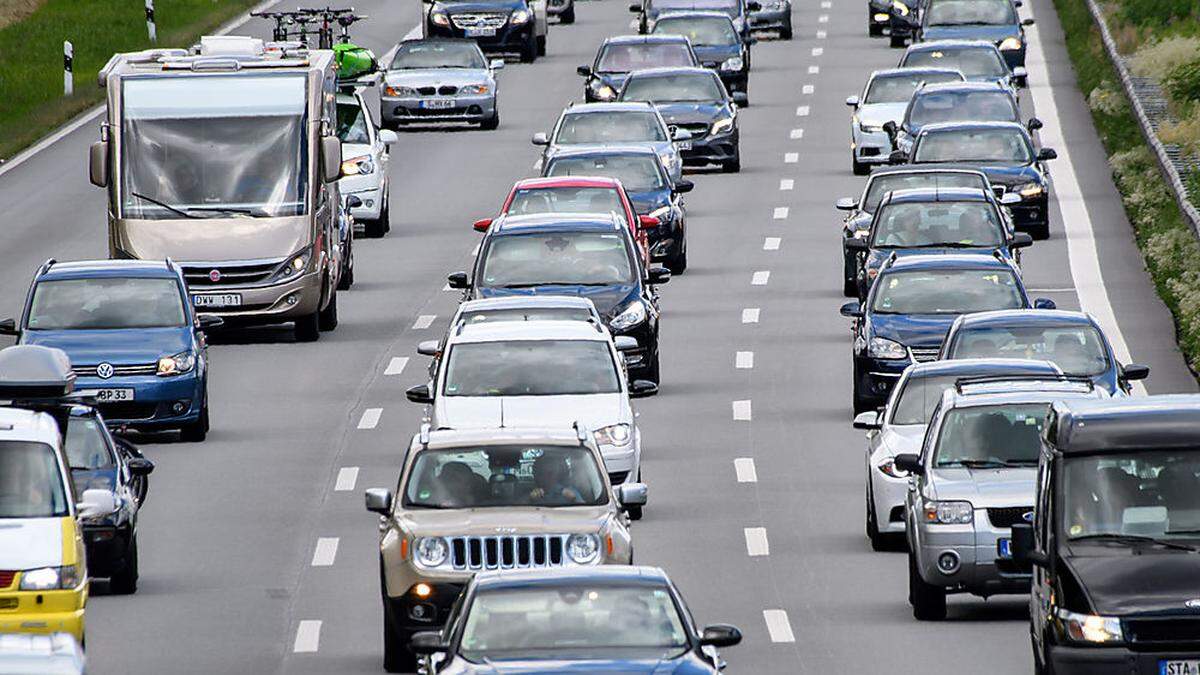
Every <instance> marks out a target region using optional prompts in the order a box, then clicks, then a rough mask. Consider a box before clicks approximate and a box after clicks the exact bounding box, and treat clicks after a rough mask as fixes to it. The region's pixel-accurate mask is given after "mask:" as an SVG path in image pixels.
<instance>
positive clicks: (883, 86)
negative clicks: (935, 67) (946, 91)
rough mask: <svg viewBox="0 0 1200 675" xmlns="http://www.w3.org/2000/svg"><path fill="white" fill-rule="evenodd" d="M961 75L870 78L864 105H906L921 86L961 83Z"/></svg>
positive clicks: (937, 73)
mask: <svg viewBox="0 0 1200 675" xmlns="http://www.w3.org/2000/svg"><path fill="white" fill-rule="evenodd" d="M962 79H963V78H962V75H960V74H958V73H951V72H932V73H930V72H914V73H906V72H903V71H901V72H899V73H894V74H889V75H880V76H878V77H874V78H871V85H870V86H869V87H867V95H866V97H865V98H864V99H863V104H864V105H872V104H875V103H907V102H908V100H909V99H910V98H912V96H913V92H915V91H916V90H917V87H918V86H920V85H921V84H934V83H937V82H962Z"/></svg>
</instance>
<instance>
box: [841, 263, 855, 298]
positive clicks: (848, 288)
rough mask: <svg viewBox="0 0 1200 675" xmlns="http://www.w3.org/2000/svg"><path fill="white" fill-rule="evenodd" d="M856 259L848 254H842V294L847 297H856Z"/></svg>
mask: <svg viewBox="0 0 1200 675" xmlns="http://www.w3.org/2000/svg"><path fill="white" fill-rule="evenodd" d="M857 277H858V259H857V258H856V257H854V256H851V255H849V254H845V253H843V254H842V295H843V296H845V297H847V298H857V297H858V279H857Z"/></svg>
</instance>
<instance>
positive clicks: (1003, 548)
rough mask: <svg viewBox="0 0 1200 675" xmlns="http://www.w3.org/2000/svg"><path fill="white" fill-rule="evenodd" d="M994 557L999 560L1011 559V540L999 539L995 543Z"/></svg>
mask: <svg viewBox="0 0 1200 675" xmlns="http://www.w3.org/2000/svg"><path fill="white" fill-rule="evenodd" d="M996 555H998V556H1000V557H1001V558H1011V557H1012V539H1001V540H1000V541H998V542H996Z"/></svg>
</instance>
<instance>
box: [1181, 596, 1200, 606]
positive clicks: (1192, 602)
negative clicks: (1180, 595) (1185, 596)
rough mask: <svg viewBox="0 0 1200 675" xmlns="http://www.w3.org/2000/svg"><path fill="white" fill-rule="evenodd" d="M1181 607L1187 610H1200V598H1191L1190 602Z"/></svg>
mask: <svg viewBox="0 0 1200 675" xmlns="http://www.w3.org/2000/svg"><path fill="white" fill-rule="evenodd" d="M1183 606H1184V607H1187V608H1188V609H1200V598H1192V599H1191V600H1188V601H1187V602H1185V603H1183Z"/></svg>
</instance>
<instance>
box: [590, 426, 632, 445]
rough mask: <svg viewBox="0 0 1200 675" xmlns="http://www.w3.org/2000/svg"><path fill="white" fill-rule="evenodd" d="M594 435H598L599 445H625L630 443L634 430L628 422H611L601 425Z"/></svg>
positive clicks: (597, 442) (597, 441)
mask: <svg viewBox="0 0 1200 675" xmlns="http://www.w3.org/2000/svg"><path fill="white" fill-rule="evenodd" d="M593 435H594V436H595V437H596V444H597V445H615V446H618V447H623V446H626V445H629V442H630V441H631V440H633V431H632V430H631V429H630V427H629V425H628V424H610V425H608V426H606V427H600V428H599V429H597V430H596V431H595V432H594V433H593Z"/></svg>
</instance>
